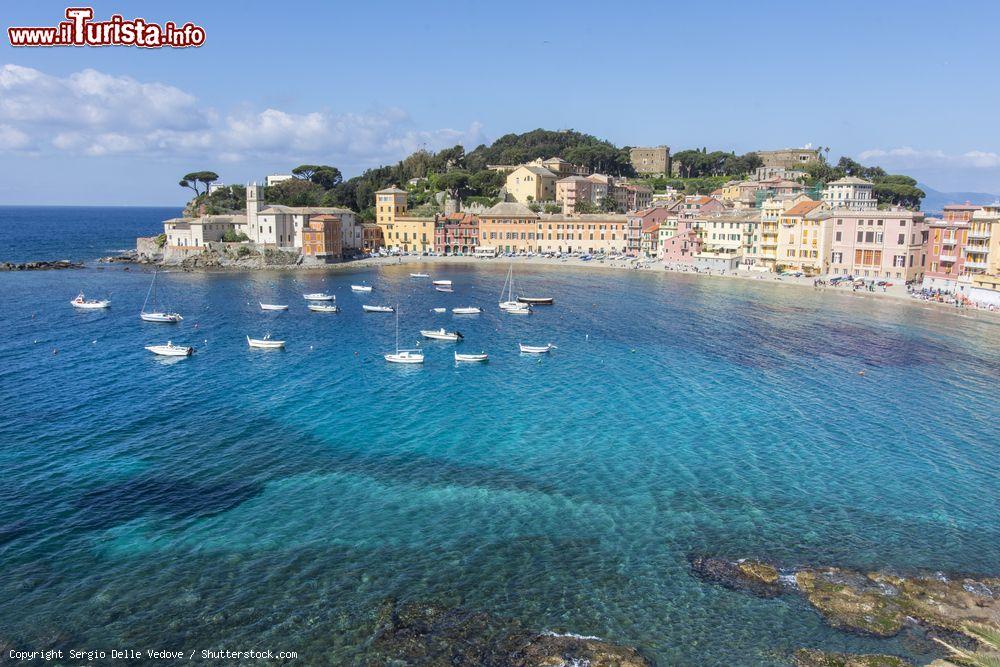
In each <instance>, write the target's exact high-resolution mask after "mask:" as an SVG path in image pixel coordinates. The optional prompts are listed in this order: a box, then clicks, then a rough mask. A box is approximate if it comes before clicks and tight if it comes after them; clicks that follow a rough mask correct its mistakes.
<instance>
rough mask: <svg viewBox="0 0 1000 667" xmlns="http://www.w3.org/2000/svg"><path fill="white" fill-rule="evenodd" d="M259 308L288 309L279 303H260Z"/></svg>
mask: <svg viewBox="0 0 1000 667" xmlns="http://www.w3.org/2000/svg"><path fill="white" fill-rule="evenodd" d="M260 309H261V310H288V306H286V305H282V304H279V303H261V304H260Z"/></svg>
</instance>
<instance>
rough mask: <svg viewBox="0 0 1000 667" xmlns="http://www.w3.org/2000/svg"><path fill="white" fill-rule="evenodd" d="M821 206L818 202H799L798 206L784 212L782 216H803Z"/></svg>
mask: <svg viewBox="0 0 1000 667" xmlns="http://www.w3.org/2000/svg"><path fill="white" fill-rule="evenodd" d="M821 205H822V203H821V202H818V201H811V200H810V201H800V202H799V203H798V204H796V205H795V206H793V207H791V208H790V209H788V210H787V211H785V213H784V215H805V214H806V213H809V212H810V211H812V210H813V209H814V208H816V207H817V206H821Z"/></svg>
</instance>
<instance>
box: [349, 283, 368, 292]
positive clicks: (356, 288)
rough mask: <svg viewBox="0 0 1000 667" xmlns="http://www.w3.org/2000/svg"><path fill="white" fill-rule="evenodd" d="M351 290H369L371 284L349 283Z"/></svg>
mask: <svg viewBox="0 0 1000 667" xmlns="http://www.w3.org/2000/svg"><path fill="white" fill-rule="evenodd" d="M351 291H352V292H371V291H372V286H371V285H351Z"/></svg>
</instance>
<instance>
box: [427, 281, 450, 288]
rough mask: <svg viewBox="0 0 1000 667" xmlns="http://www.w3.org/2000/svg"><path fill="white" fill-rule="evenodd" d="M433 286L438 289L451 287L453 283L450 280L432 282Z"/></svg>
mask: <svg viewBox="0 0 1000 667" xmlns="http://www.w3.org/2000/svg"><path fill="white" fill-rule="evenodd" d="M431 285H434V286H435V287H437V286H441V287H451V281H450V280H432V281H431Z"/></svg>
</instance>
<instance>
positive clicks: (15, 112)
mask: <svg viewBox="0 0 1000 667" xmlns="http://www.w3.org/2000/svg"><path fill="white" fill-rule="evenodd" d="M412 125H413V123H412V120H411V119H410V118H409V116H408V115H407V114H406V112H404V111H403V110H401V109H394V108H393V109H387V110H383V111H378V112H373V113H366V114H361V113H348V114H339V115H338V114H331V113H328V112H325V111H311V112H307V113H291V112H287V111H283V110H281V109H273V108H268V109H264V110H263V111H255V110H247V109H236V110H233V111H231V112H228V113H224V114H220V113H218V112H216V111H215V110H213V109H210V108H205V107H202V106H200V105H199V103H198V100H197V98H195V97H194V96H193V95H191V94H189V93H187V92H185V91H183V90H181V89H179V88H175V87H173V86H170V85H167V84H163V83H156V82H153V83H143V82H140V81H136V80H135V79H132V78H130V77H127V76H114V75H110V74H105V73H102V72H98V71H96V70H93V69H86V70H83V71H81V72H76V73H74V74H70V75H69V76H67V77H56V76H51V75H49V74H46V73H44V72H41V71H39V70H36V69H32V68H30V67H22V66H18V65H4V66H3V67H0V151H22V152H31V153H38V154H45V153H68V154H75V155H86V156H94V157H101V156H110V155H137V156H144V157H165V158H169V157H179V158H184V159H191V158H205V157H208V158H213V159H220V160H223V161H229V162H235V161H241V160H248V159H257V160H264V159H269V160H285V161H289V162H291V161H296V160H308V159H320V158H322V159H324V160H325V161H328V162H331V163H333V164H344V165H345V166H346V165H374V164H377V163H385V162H389V161H394V160H398V159H400V158H402V157H404V156H405V155H406V154H408V153H410V152H413V151H414V150H417V149H418V148H427V149H429V150H436V149H439V148H443V147H445V146H451V145H454V144H456V143H463V144H465V145H466V146H470V147H471V146H475V145H478V144H479V143H481V142H482V140H483V136H482V127H481V125H479V124H478V123H474V124H472V125H471V126H470V127H469V128H467V129H465V130H454V129H439V130H431V131H421V130H417V129H415V128H414V127H412Z"/></svg>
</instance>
